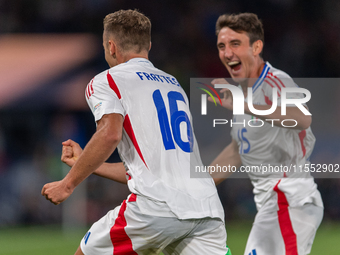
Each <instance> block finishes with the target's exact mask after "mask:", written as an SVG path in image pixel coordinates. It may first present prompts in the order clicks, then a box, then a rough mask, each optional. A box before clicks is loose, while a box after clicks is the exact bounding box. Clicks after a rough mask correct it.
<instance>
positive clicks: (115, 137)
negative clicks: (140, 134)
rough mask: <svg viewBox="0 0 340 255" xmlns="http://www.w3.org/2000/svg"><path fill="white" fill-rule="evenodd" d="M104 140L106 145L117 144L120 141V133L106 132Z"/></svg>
mask: <svg viewBox="0 0 340 255" xmlns="http://www.w3.org/2000/svg"><path fill="white" fill-rule="evenodd" d="M104 138H105V140H106V142H107V143H108V144H118V143H119V142H120V140H121V139H122V133H121V132H119V133H118V132H106V133H105V134H104Z"/></svg>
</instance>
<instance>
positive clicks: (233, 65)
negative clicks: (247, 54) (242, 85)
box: [228, 61, 241, 71]
mask: <svg viewBox="0 0 340 255" xmlns="http://www.w3.org/2000/svg"><path fill="white" fill-rule="evenodd" d="M228 66H230V68H231V69H232V70H233V71H238V70H240V68H241V62H240V61H231V62H229V63H228Z"/></svg>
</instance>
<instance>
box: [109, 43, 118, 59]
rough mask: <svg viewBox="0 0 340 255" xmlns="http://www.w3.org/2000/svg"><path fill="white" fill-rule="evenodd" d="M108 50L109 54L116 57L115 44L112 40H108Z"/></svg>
mask: <svg viewBox="0 0 340 255" xmlns="http://www.w3.org/2000/svg"><path fill="white" fill-rule="evenodd" d="M109 50H110V55H111V56H112V57H113V58H116V52H117V45H116V44H115V42H114V41H113V40H109Z"/></svg>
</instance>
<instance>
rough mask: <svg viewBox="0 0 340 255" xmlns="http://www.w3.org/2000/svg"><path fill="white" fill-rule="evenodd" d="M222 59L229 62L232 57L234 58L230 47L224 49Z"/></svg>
mask: <svg viewBox="0 0 340 255" xmlns="http://www.w3.org/2000/svg"><path fill="white" fill-rule="evenodd" d="M223 53H224V58H226V59H228V60H230V59H232V58H233V56H234V52H233V51H232V49H231V48H230V47H228V46H227V47H225V49H224V52H223Z"/></svg>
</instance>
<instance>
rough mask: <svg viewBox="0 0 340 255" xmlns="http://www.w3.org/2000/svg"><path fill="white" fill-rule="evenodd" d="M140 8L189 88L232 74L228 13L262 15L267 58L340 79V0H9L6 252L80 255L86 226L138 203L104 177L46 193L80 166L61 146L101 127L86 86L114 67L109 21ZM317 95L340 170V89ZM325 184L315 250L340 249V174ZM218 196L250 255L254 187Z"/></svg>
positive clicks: (231, 184)
mask: <svg viewBox="0 0 340 255" xmlns="http://www.w3.org/2000/svg"><path fill="white" fill-rule="evenodd" d="M134 8H137V9H139V10H140V11H142V12H143V13H145V14H146V15H147V16H148V17H149V18H150V19H151V21H152V25H153V28H152V42H153V44H152V50H151V52H150V60H151V61H152V62H153V63H154V64H155V66H157V67H159V68H160V69H163V70H165V71H167V72H169V73H171V74H173V75H174V76H176V77H177V78H178V80H179V82H180V83H181V85H182V86H183V87H184V89H185V90H186V91H187V92H188V93H189V84H190V78H193V77H211V78H214V77H226V76H227V72H226V70H225V68H224V67H223V66H222V64H221V63H220V61H219V59H218V54H217V49H216V36H215V32H214V27H215V21H216V19H217V17H218V16H219V15H220V14H223V13H227V12H228V13H238V12H246V11H247V12H254V13H256V14H258V16H259V17H260V18H261V19H262V20H263V23H264V29H265V48H264V58H265V60H267V61H269V62H270V63H271V64H272V65H273V66H275V67H277V68H280V69H282V70H284V71H286V72H287V73H289V74H290V75H291V76H292V77H308V78H315V77H319V78H320V77H325V78H337V77H339V76H340V34H339V32H338V31H339V30H340V16H339V15H338V14H339V12H340V2H339V1H337V0H324V1H317V0H308V1H307V0H258V1H253V0H238V1H232V0H224V1H218V0H209V1H208V0H198V1H193V0H188V1H179V0H172V1H168V0H164V1H156V0H149V1H137V0H131V1H124V0H83V1H81V0H48V1H46V0H45V1H44V0H11V1H9V0H0V77H1V78H0V254H23V253H25V254H72V252H73V251H74V250H75V249H76V247H77V246H78V243H79V241H80V239H81V237H82V235H83V234H84V233H85V232H84V229H86V226H89V225H90V224H91V223H93V222H94V221H96V220H97V219H99V218H100V217H101V216H102V215H104V214H105V213H106V212H107V211H108V210H109V209H112V208H114V207H115V206H117V205H119V204H120V203H121V201H122V200H123V199H124V198H125V197H126V196H127V194H128V190H127V188H126V187H125V186H124V185H120V184H117V183H114V182H111V181H108V180H105V179H102V178H99V177H96V176H91V177H90V178H89V179H88V180H87V181H86V182H85V183H83V184H82V185H81V186H80V187H78V188H77V191H76V192H75V194H73V195H72V197H71V198H70V199H69V200H68V201H66V202H65V203H64V204H63V205H60V206H54V205H52V204H51V203H49V202H48V201H46V200H45V198H44V197H42V196H41V195H40V190H41V188H42V186H43V185H44V184H45V183H46V182H49V181H55V180H59V179H60V178H62V177H63V176H64V175H65V173H67V171H68V170H69V169H68V167H66V166H63V164H62V163H61V162H60V155H61V142H62V141H64V140H66V139H68V138H71V139H74V140H76V141H78V142H79V143H80V144H81V145H82V146H84V145H85V144H86V143H87V141H88V140H89V139H90V137H91V135H92V134H93V132H94V131H95V123H94V121H93V117H92V114H91V113H90V111H89V109H88V107H87V105H86V102H85V96H84V95H85V92H84V91H85V87H86V85H87V83H88V82H89V81H90V79H91V78H92V77H93V76H94V75H96V74H97V73H99V72H101V71H103V70H104V69H106V68H107V64H106V62H105V60H104V54H103V49H102V41H101V40H102V20H103V18H104V16H105V15H106V14H108V13H109V12H114V11H116V10H119V9H134ZM306 88H307V89H308V87H306ZM314 91H315V92H316V93H315V92H314V93H313V92H312V100H311V102H310V103H309V106H310V108H311V109H312V110H311V111H312V113H313V114H314V113H315V114H316V115H317V114H318V115H324V114H326V113H327V114H328V115H327V119H328V122H326V123H324V122H322V121H318V120H317V119H313V124H312V128H313V131H314V134H315V136H316V138H317V144H316V147H315V150H314V154H313V155H312V161H313V163H340V160H339V156H340V146H339V142H340V131H339V129H338V127H339V124H340V123H339V115H338V112H339V110H340V103H339V101H338V100H337V98H339V97H338V96H340V87H339V86H337V85H334V87H332V88H330V87H327V88H325V87H323V86H322V84H320V85H319V87H318V88H314ZM313 96H314V98H315V97H318V100H314V101H313ZM217 153H218V151H216V154H217ZM110 160H112V161H115V160H117V154H114V155H113V156H112V157H111V158H110ZM316 182H317V184H318V186H319V189H320V192H321V194H322V197H323V199H324V204H325V216H324V221H323V223H322V226H321V229H320V231H319V233H318V234H317V236H316V242H315V246H314V249H315V250H313V252H312V254H330V255H332V254H339V252H340V249H339V248H338V246H339V245H338V242H337V241H336V240H339V238H340V230H339V220H340V202H339V201H340V200H339V197H340V179H317V180H316ZM218 189H219V192H220V197H221V200H222V202H223V205H224V207H225V211H226V222H227V230H228V242H229V245H230V246H231V247H233V242H234V247H235V248H234V253H233V254H234V255H235V254H236V255H237V254H242V248H243V247H244V245H245V242H246V238H247V233H248V230H249V229H250V225H251V221H252V219H253V217H254V215H255V213H256V209H255V205H254V202H253V196H252V187H251V184H250V182H249V180H248V179H231V180H227V181H225V182H224V183H223V184H221V185H220V186H219V187H218ZM228 224H229V225H230V228H229V227H228ZM71 237H72V238H71ZM19 240H22V241H23V242H21V241H19ZM48 240H49V241H48ZM73 240H75V241H73ZM29 247H31V250H32V253H30V252H29V251H30V248H29ZM62 247H63V248H65V249H68V250H63V249H62ZM238 247H239V248H238ZM23 248H24V249H23ZM318 249H320V250H318ZM24 251H25V252H24Z"/></svg>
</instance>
